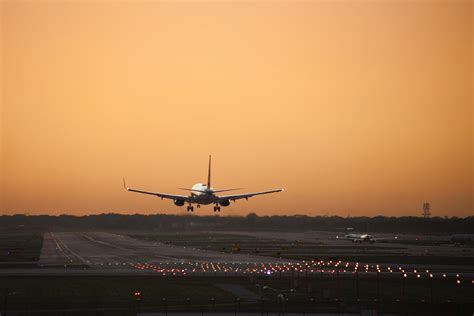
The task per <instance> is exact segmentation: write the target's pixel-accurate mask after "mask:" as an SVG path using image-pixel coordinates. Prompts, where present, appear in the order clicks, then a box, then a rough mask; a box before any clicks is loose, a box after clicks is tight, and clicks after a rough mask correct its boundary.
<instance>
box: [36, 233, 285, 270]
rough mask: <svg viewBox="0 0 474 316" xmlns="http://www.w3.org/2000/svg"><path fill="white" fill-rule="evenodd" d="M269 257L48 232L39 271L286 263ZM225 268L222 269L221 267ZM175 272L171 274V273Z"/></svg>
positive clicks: (244, 266)
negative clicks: (79, 268)
mask: <svg viewBox="0 0 474 316" xmlns="http://www.w3.org/2000/svg"><path fill="white" fill-rule="evenodd" d="M288 262H289V261H288V260H284V261H283V260H280V259H277V258H271V257H262V256H252V255H246V254H232V253H224V252H217V251H208V250H202V249H197V248H192V247H182V246H174V245H169V244H164V243H160V242H151V241H144V240H138V239H133V238H130V237H127V236H123V235H119V234H111V233H104V232H87V233H85V232H49V233H45V234H44V240H43V248H42V250H41V257H40V260H39V266H40V267H52V268H53V267H59V266H64V267H69V268H78V267H82V268H88V269H94V270H115V271H117V270H120V271H124V272H126V271H127V270H131V271H134V272H135V271H137V270H145V269H148V268H149V267H153V268H154V269H155V270H166V271H168V268H170V269H169V270H170V271H171V269H173V268H174V269H175V270H177V271H176V272H178V273H181V272H182V271H183V269H185V268H186V271H193V269H194V272H195V271H197V270H199V271H207V270H211V271H215V272H218V271H219V272H220V271H224V272H227V271H226V270H230V269H232V270H233V271H235V269H244V270H245V269H247V268H249V267H252V268H253V267H256V266H259V265H261V264H264V265H275V264H283V263H288ZM224 265H225V266H224ZM172 272H175V271H172Z"/></svg>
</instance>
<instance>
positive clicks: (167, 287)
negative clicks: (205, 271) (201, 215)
mask: <svg viewBox="0 0 474 316" xmlns="http://www.w3.org/2000/svg"><path fill="white" fill-rule="evenodd" d="M451 281H452V282H451ZM404 282H405V284H403V282H402V280H401V279H400V278H385V279H380V280H379V281H378V282H377V279H376V278H375V277H362V276H361V277H360V278H359V279H357V278H354V277H345V278H342V277H340V278H337V277H336V276H333V277H323V278H319V277H313V278H305V277H294V278H291V277H287V278H281V279H280V278H278V277H254V278H249V277H179V278H178V277H159V276H158V277H156V276H155V277H150V276H139V277H116V276H109V277H77V276H76V277H73V276H70V277H56V278H54V277H2V278H1V279H0V305H1V306H2V307H1V309H0V313H1V312H4V311H5V310H15V311H20V314H22V313H23V314H25V315H28V314H36V313H43V314H47V315H71V314H74V313H76V314H77V315H79V314H80V315H97V314H100V315H133V314H134V313H136V312H137V311H139V310H141V311H150V312H151V311H154V312H162V311H165V310H166V311H170V312H171V311H182V312H183V311H194V312H201V311H205V312H209V311H217V312H237V311H242V312H259V311H268V312H278V311H280V310H281V308H282V306H281V301H279V300H278V299H277V294H279V293H283V294H284V297H285V309H286V311H288V312H290V311H293V312H323V311H324V312H329V311H341V310H345V311H352V312H354V311H358V310H360V309H361V308H362V309H363V308H378V309H379V310H380V311H384V312H399V311H406V312H418V311H424V312H429V314H436V313H435V311H442V310H443V308H444V309H448V310H450V311H452V310H455V309H461V308H463V309H464V310H469V309H470V308H472V307H473V303H474V301H473V297H474V288H473V286H472V285H471V284H468V283H467V282H464V283H462V284H461V285H456V283H455V282H454V280H448V281H445V282H442V281H441V280H435V281H430V280H429V279H423V280H418V279H414V278H411V279H408V280H405V281H404ZM429 282H432V283H431V284H430V283H429ZM220 283H226V284H234V285H238V286H240V287H241V288H243V289H247V290H249V291H251V292H253V293H254V294H255V297H256V299H255V300H246V299H241V300H240V302H239V303H238V301H237V300H236V299H237V297H238V295H236V294H235V293H230V292H227V291H224V290H222V289H220V288H219V287H217V286H216V284H220ZM270 288H271V289H273V290H271V289H270ZM290 289H293V291H290ZM135 292H140V299H137V297H136V296H134V295H133V293H135ZM2 315H3V314H2Z"/></svg>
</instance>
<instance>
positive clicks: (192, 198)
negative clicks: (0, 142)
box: [123, 156, 284, 212]
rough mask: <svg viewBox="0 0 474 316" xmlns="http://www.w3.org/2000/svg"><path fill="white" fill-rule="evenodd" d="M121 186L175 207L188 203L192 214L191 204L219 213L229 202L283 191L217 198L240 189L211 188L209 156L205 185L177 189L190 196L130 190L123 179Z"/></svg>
mask: <svg viewBox="0 0 474 316" xmlns="http://www.w3.org/2000/svg"><path fill="white" fill-rule="evenodd" d="M123 186H124V188H125V190H127V191H130V192H136V193H142V194H149V195H154V196H157V197H159V198H161V199H162V200H163V199H170V200H173V202H174V204H175V205H176V206H183V205H184V204H186V203H188V206H187V211H188V212H193V211H194V207H193V204H197V207H198V208H199V207H201V205H209V204H214V212H220V211H221V206H224V207H225V206H229V205H230V202H231V201H233V202H235V201H236V200H240V199H246V200H248V199H249V198H250V197H253V196H256V195H262V194H269V193H276V192H282V191H284V189H276V190H270V191H262V192H253V193H244V194H231V195H221V196H218V195H216V193H221V192H227V191H235V190H241V189H220V190H215V189H214V188H212V187H211V156H209V167H208V171H207V184H204V183H197V184H195V185H193V186H192V188H191V189H187V188H178V189H180V190H186V191H190V195H176V194H168V193H159V192H149V191H142V190H137V189H132V188H129V187H127V185H126V184H125V178H124V179H123Z"/></svg>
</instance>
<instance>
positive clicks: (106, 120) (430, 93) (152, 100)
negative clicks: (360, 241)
mask: <svg viewBox="0 0 474 316" xmlns="http://www.w3.org/2000/svg"><path fill="white" fill-rule="evenodd" d="M0 8H1V9H0V10H1V15H0V18H1V25H0V27H1V33H0V36H1V48H0V49H1V58H2V62H1V69H0V72H1V79H2V81H1V83H0V87H1V88H2V89H1V93H2V94H1V111H2V112H1V113H2V114H1V118H2V119H1V130H0V131H1V145H2V146H1V149H2V151H1V158H2V164H1V171H2V173H1V185H2V188H1V189H0V192H1V194H2V205H1V214H13V213H30V214H62V213H67V214H91V213H102V212H119V213H144V214H150V213H177V214H181V213H185V209H184V208H179V207H176V206H174V205H173V203H172V202H171V201H161V200H160V199H158V198H153V197H150V196H142V195H136V194H132V193H129V192H125V191H124V190H123V188H122V177H123V176H125V177H126V178H127V180H128V182H129V183H128V184H129V185H131V186H135V187H140V188H143V189H148V190H151V191H159V192H167V193H184V191H180V190H178V189H177V188H178V187H191V186H192V185H193V184H194V183H196V182H205V181H206V177H207V159H208V155H209V154H212V157H213V186H215V187H216V188H228V187H242V188H245V189H244V190H242V192H247V191H258V190H261V189H273V188H280V187H283V188H285V192H284V193H278V194H275V195H272V196H262V197H255V198H253V199H251V200H249V201H248V202H247V201H240V202H239V203H236V204H231V206H230V207H228V208H226V209H225V210H223V212H222V214H223V215H246V214H247V213H249V212H256V213H257V214H259V215H272V214H278V215H284V214H308V215H341V216H346V215H348V214H350V215H352V216H355V215H371V216H372V215H386V216H399V215H413V216H420V214H421V212H422V209H421V207H422V204H423V202H430V203H431V206H432V210H431V212H432V213H433V215H435V216H444V215H448V216H468V215H472V214H473V202H472V196H473V193H474V191H473V185H472V184H473V164H472V162H473V159H472V158H473V157H472V141H473V130H472V120H473V111H472V106H473V98H472V91H473V80H472V73H473V68H472V58H473V55H472V40H473V26H472V23H473V4H472V1H424V0H420V1H336V2H331V1H327V2H326V1H310V2H278V3H276V2H275V3H273V2H232V3H230V2H158V1H156V2H153V1H150V2H145V1H128V2H112V1H110V2H109V1H2V2H0ZM196 213H198V215H199V214H210V213H212V208H211V207H207V208H205V207H203V208H201V209H199V211H198V212H196Z"/></svg>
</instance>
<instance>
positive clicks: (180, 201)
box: [174, 200, 184, 206]
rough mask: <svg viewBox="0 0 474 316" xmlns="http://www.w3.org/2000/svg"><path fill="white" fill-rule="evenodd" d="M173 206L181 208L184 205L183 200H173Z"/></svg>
mask: <svg viewBox="0 0 474 316" xmlns="http://www.w3.org/2000/svg"><path fill="white" fill-rule="evenodd" d="M174 205H176V206H183V205H184V200H174Z"/></svg>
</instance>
